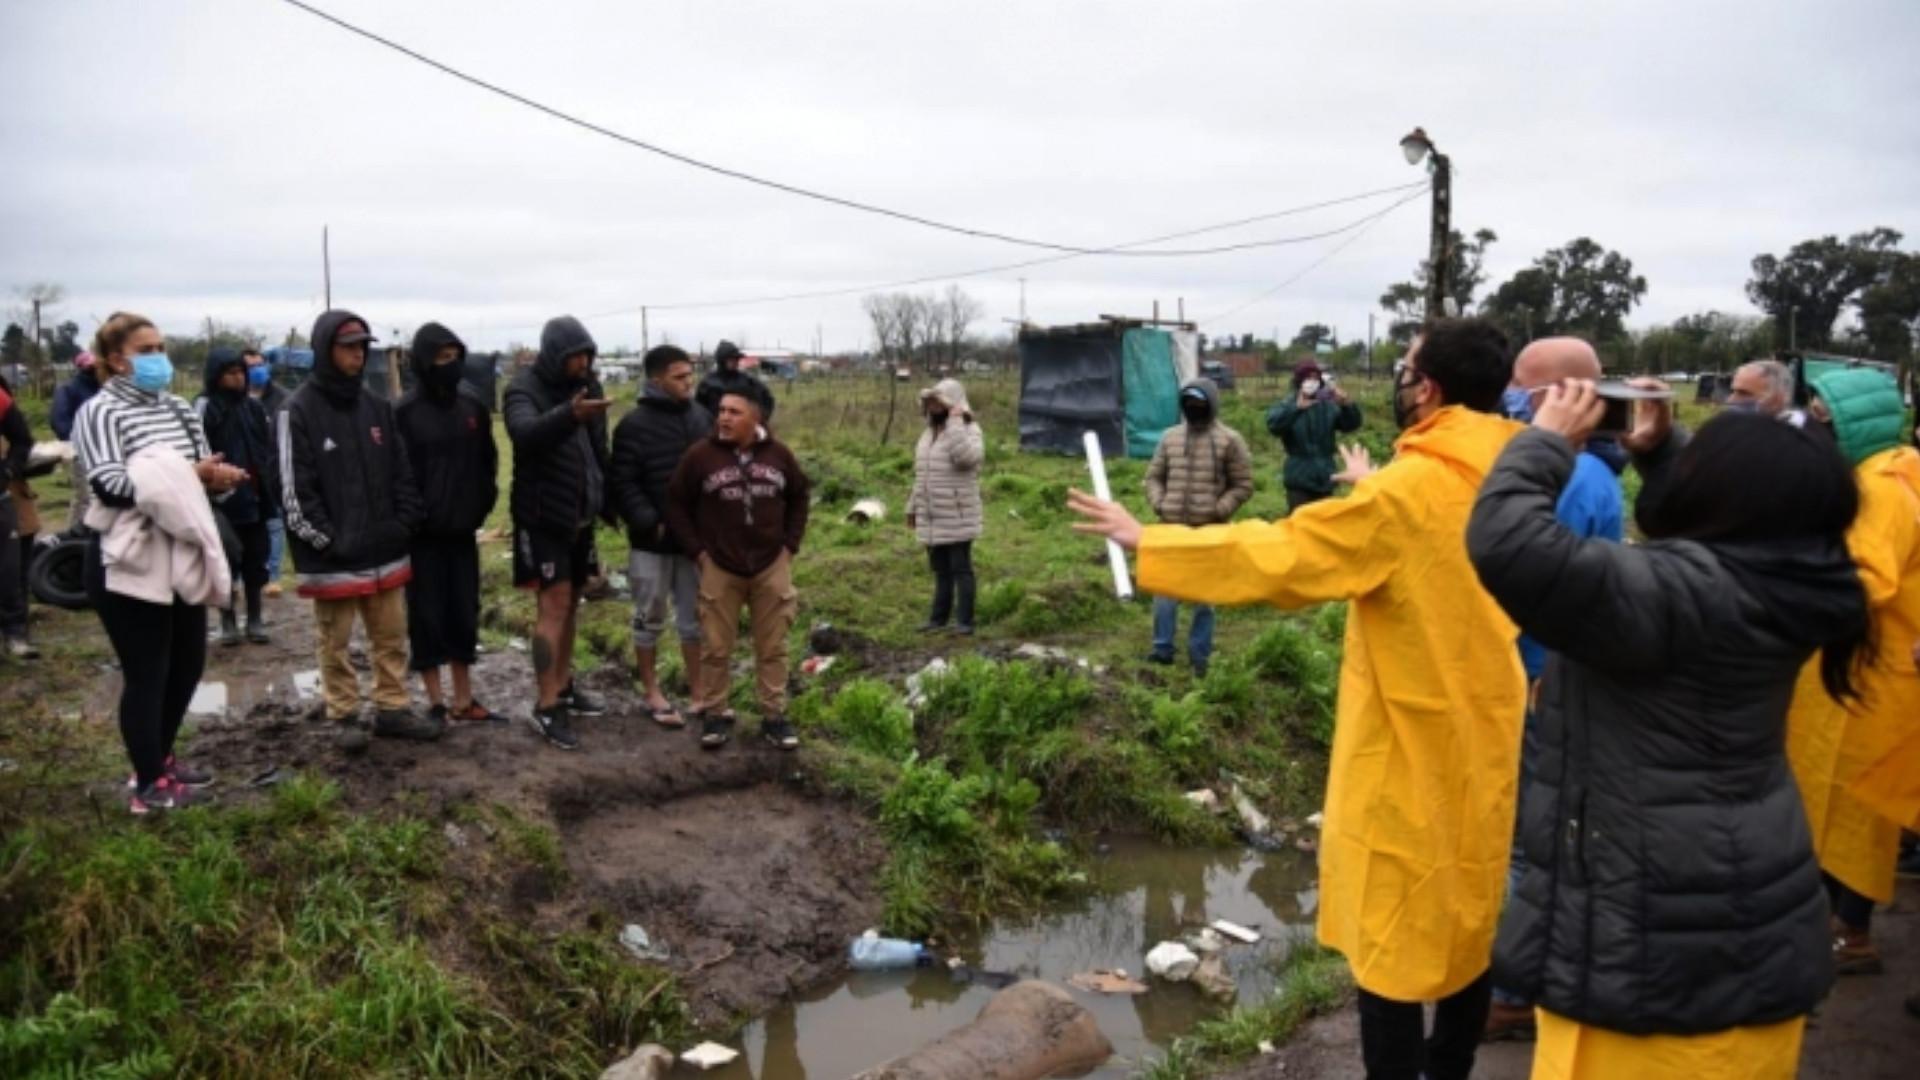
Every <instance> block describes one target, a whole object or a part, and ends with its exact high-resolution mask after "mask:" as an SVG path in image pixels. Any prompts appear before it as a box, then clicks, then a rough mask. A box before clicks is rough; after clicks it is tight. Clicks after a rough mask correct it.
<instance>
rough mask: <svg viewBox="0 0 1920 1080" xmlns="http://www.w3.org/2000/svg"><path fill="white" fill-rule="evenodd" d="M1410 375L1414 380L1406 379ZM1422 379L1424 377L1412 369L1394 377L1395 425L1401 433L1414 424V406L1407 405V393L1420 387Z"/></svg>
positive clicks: (1402, 371) (1403, 370) (1407, 369)
mask: <svg viewBox="0 0 1920 1080" xmlns="http://www.w3.org/2000/svg"><path fill="white" fill-rule="evenodd" d="M1409 375H1411V376H1412V378H1407V377H1406V376H1409ZM1422 378H1424V376H1422V375H1421V374H1420V373H1419V372H1417V371H1415V370H1413V369H1412V368H1403V369H1402V370H1401V371H1400V373H1399V374H1397V375H1395V376H1394V377H1393V423H1394V426H1395V427H1397V428H1399V429H1400V430H1401V431H1405V430H1407V428H1408V427H1410V426H1412V424H1413V406H1412V405H1409V404H1407V399H1406V396H1405V395H1406V392H1407V391H1408V390H1411V389H1413V388H1414V387H1416V386H1418V385H1420V380H1421V379H1422Z"/></svg>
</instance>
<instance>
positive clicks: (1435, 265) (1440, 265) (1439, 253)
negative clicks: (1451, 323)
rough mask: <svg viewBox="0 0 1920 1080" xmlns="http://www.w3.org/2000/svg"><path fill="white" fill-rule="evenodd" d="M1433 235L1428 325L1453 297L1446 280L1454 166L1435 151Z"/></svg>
mask: <svg viewBox="0 0 1920 1080" xmlns="http://www.w3.org/2000/svg"><path fill="white" fill-rule="evenodd" d="M1432 228H1433V235H1432V237H1430V238H1429V240H1428V243H1427V247H1428V254H1427V259H1428V263H1427V265H1428V267H1429V269H1428V272H1427V321H1428V322H1432V321H1433V320H1435V319H1438V318H1440V317H1442V316H1444V315H1445V314H1446V313H1447V308H1446V305H1447V297H1448V296H1450V295H1452V290H1451V289H1449V288H1448V286H1449V285H1450V284H1452V283H1451V282H1449V281H1448V280H1447V277H1448V275H1449V274H1450V273H1452V271H1453V258H1452V252H1451V251H1449V250H1448V249H1449V248H1450V247H1451V246H1452V243H1451V242H1452V238H1453V162H1451V161H1449V160H1447V155H1445V154H1443V153H1441V152H1440V151H1438V150H1435V151H1433V226H1432Z"/></svg>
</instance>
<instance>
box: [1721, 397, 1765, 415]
mask: <svg viewBox="0 0 1920 1080" xmlns="http://www.w3.org/2000/svg"><path fill="white" fill-rule="evenodd" d="M1720 407H1721V408H1723V409H1726V410H1728V411H1730V412H1750V413H1757V412H1759V411H1760V403H1759V402H1758V401H1755V400H1753V399H1751V398H1748V399H1746V400H1734V399H1729V400H1727V401H1725V402H1723V403H1721V405H1720Z"/></svg>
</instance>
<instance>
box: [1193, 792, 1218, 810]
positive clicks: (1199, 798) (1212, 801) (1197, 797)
mask: <svg viewBox="0 0 1920 1080" xmlns="http://www.w3.org/2000/svg"><path fill="white" fill-rule="evenodd" d="M1187 801H1188V802H1190V803H1192V804H1193V805H1195V806H1197V807H1199V808H1200V809H1202V810H1205V811H1207V812H1208V813H1210V814H1217V813H1219V812H1220V796H1218V795H1215V794H1214V793H1213V789H1212V788H1200V789H1198V790H1195V791H1189V792H1187Z"/></svg>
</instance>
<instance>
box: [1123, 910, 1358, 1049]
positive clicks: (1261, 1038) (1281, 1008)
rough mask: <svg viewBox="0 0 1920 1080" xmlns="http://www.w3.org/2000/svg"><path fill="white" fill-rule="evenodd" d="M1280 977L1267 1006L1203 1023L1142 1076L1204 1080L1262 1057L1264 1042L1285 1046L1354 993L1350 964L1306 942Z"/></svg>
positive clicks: (1239, 1010)
mask: <svg viewBox="0 0 1920 1080" xmlns="http://www.w3.org/2000/svg"><path fill="white" fill-rule="evenodd" d="M1278 974H1279V977H1280V979H1279V984H1278V985H1277V986H1276V987H1275V988H1274V990H1273V992H1272V993H1271V994H1269V995H1268V996H1267V998H1266V999H1265V1000H1264V1001H1260V1002H1257V1003H1255V1004H1252V1005H1241V1006H1238V1007H1236V1008H1235V1009H1234V1010H1233V1011H1232V1012H1230V1013H1228V1014H1227V1015H1225V1016H1221V1017H1217V1018H1215V1019H1212V1020H1203V1021H1201V1022H1200V1023H1199V1024H1198V1025H1196V1026H1195V1027H1194V1029H1193V1030H1192V1031H1191V1032H1189V1033H1187V1034H1186V1035H1183V1036H1181V1037H1180V1038H1178V1039H1175V1040H1174V1042H1173V1045H1172V1046H1171V1047H1169V1048H1168V1049H1167V1052H1166V1054H1165V1055H1164V1056H1162V1057H1161V1058H1160V1059H1159V1060H1157V1061H1155V1062H1154V1063H1153V1064H1152V1065H1150V1066H1148V1067H1147V1069H1146V1071H1145V1072H1144V1073H1142V1074H1141V1075H1142V1076H1144V1077H1146V1080H1199V1078H1200V1077H1204V1076H1207V1075H1210V1074H1211V1073H1213V1072H1214V1071H1217V1070H1218V1069H1220V1068H1222V1067H1223V1066H1226V1065H1230V1064H1232V1063H1234V1062H1237V1061H1243V1060H1245V1059H1247V1058H1250V1057H1252V1056H1254V1055H1255V1054H1257V1053H1259V1052H1260V1044H1261V1043H1262V1042H1270V1043H1272V1044H1274V1045H1276V1046H1277V1045H1279V1044H1281V1043H1284V1042H1286V1041H1287V1039H1289V1038H1290V1037H1292V1035H1293V1033H1294V1032H1295V1031H1297V1030H1298V1029H1299V1027H1300V1025H1301V1024H1303V1023H1305V1022H1307V1021H1308V1020H1310V1019H1312V1018H1313V1017H1315V1016H1318V1015H1320V1014H1322V1013H1325V1012H1329V1011H1331V1010H1333V1009H1334V1008H1336V1007H1337V1006H1339V1005H1340V1004H1341V1003H1342V1002H1344V1001H1345V1000H1346V998H1347V994H1348V993H1349V992H1350V990H1351V989H1352V981H1351V979H1350V978H1349V976H1348V974H1347V965H1346V961H1344V960H1342V959H1341V958H1340V956H1339V954H1338V953H1334V952H1331V951H1329V950H1327V949H1324V948H1321V947H1320V946H1318V945H1314V944H1312V943H1311V942H1310V941H1307V940H1304V939H1303V940H1298V941H1296V942H1295V943H1294V945H1293V947H1292V948H1291V949H1289V950H1288V951H1287V955H1286V958H1285V959H1284V960H1283V961H1282V962H1281V967H1280V970H1279V972H1278Z"/></svg>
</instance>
